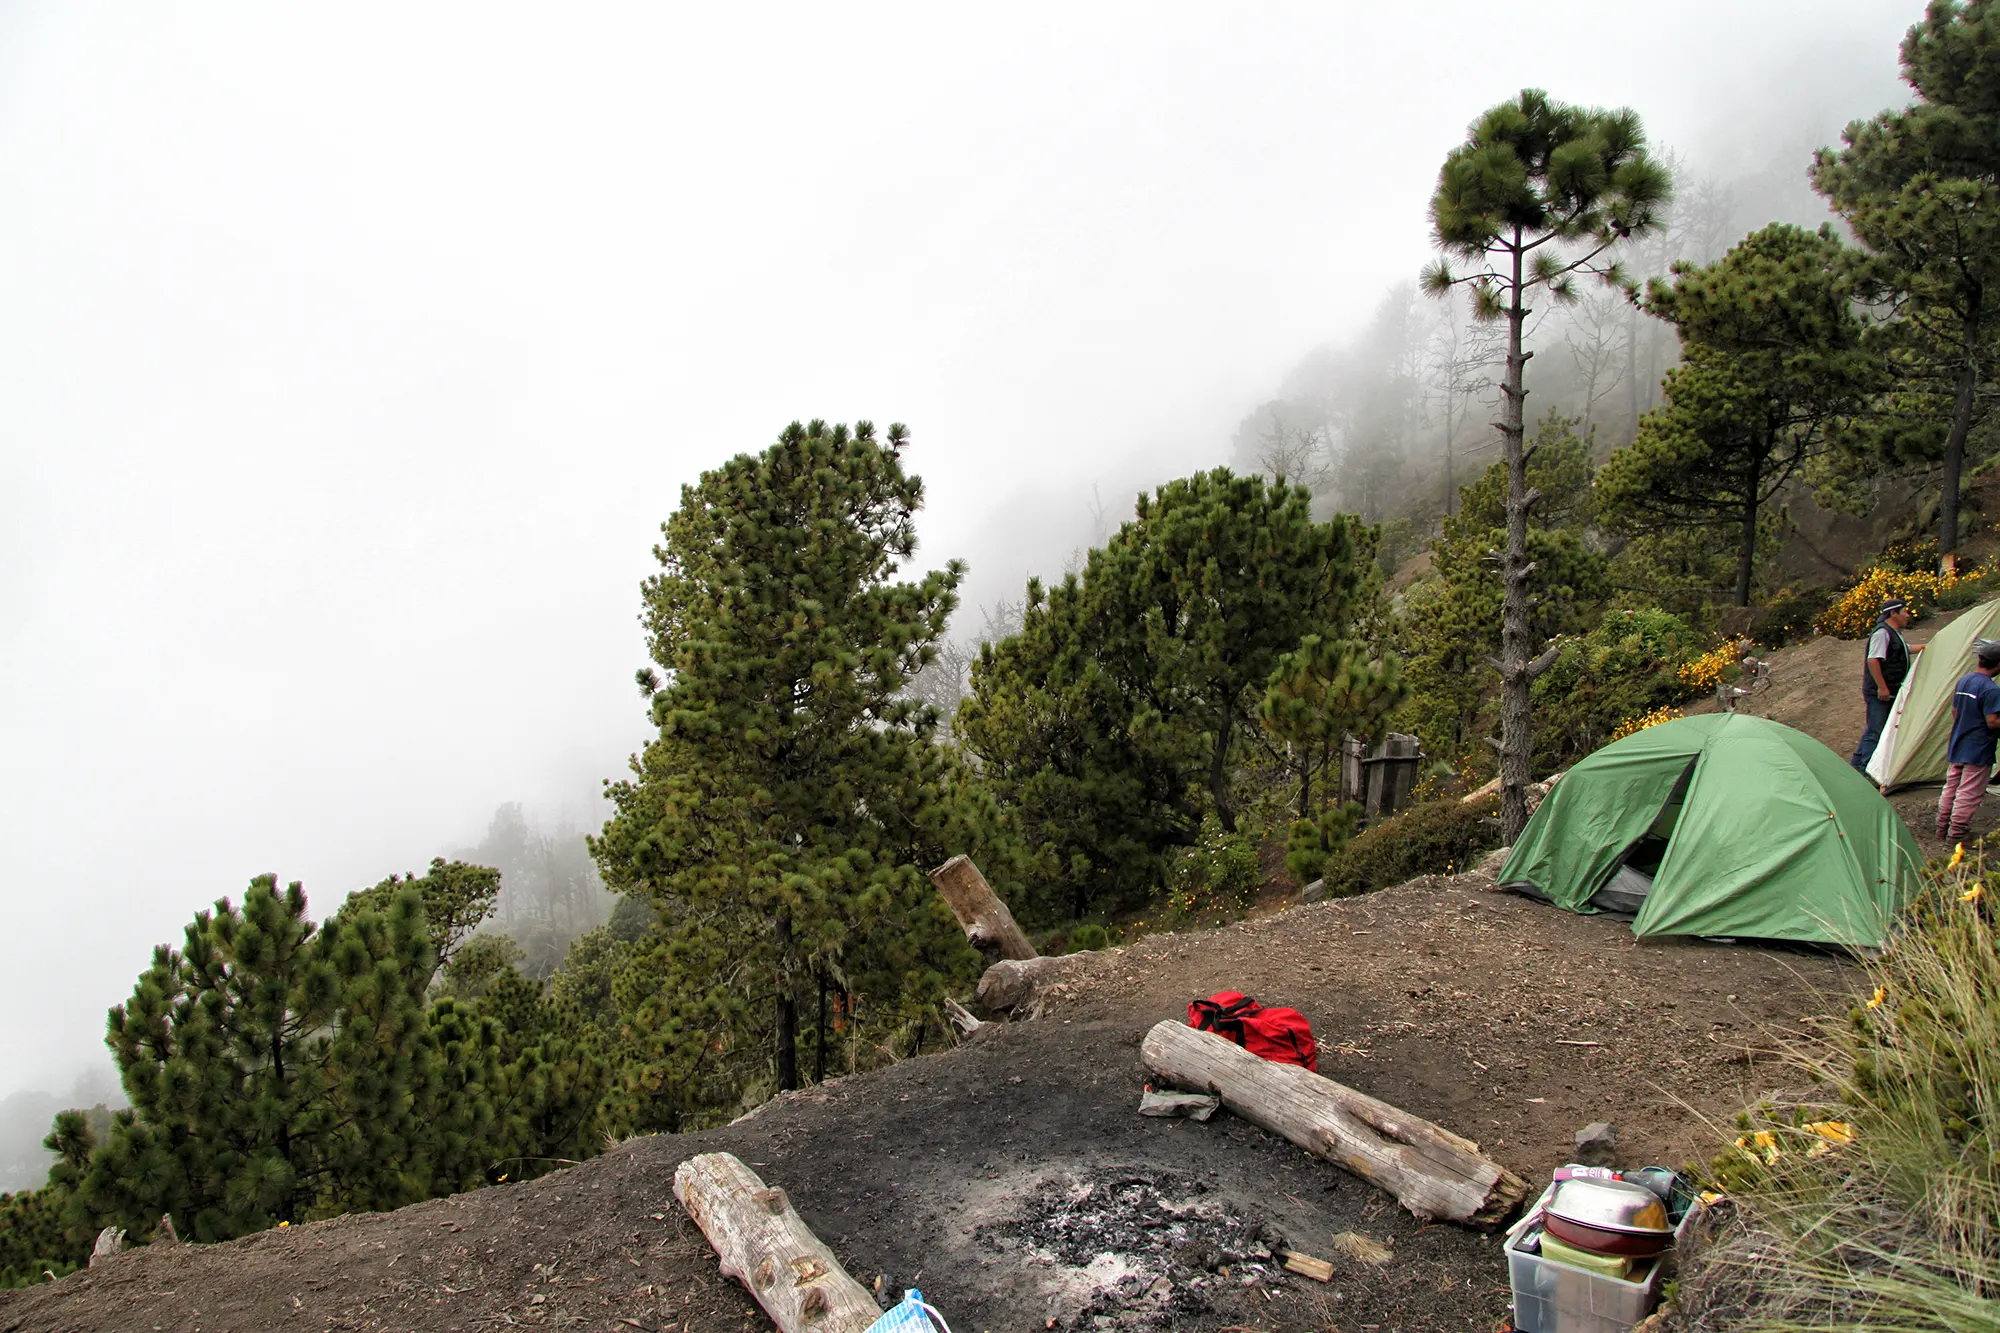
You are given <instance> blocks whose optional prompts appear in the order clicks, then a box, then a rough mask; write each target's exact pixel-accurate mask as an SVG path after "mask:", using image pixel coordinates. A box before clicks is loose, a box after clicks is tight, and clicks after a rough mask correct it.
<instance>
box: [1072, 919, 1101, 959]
mask: <svg viewBox="0 0 2000 1333" xmlns="http://www.w3.org/2000/svg"><path fill="white" fill-rule="evenodd" d="M1067 943H1068V945H1069V951H1070V952H1071V953H1082V952H1084V951H1085V950H1087V949H1106V948H1109V947H1110V946H1111V932H1110V931H1108V930H1106V929H1105V928H1104V927H1102V926H1100V925H1098V924H1097V923H1096V922H1095V921H1093V922H1091V923H1089V924H1088V925H1082V926H1078V927H1077V928H1076V929H1075V930H1072V931H1071V932H1070V933H1069V939H1068V941H1067Z"/></svg>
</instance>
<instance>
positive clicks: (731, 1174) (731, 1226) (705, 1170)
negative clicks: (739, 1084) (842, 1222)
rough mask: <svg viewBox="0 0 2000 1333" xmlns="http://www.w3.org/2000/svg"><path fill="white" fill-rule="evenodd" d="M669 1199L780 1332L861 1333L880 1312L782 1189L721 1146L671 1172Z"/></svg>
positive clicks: (725, 1273)
mask: <svg viewBox="0 0 2000 1333" xmlns="http://www.w3.org/2000/svg"><path fill="white" fill-rule="evenodd" d="M674 1197H675V1198H676V1199H679V1200H680V1201H681V1207H683V1208H685V1209H687V1214H688V1216H689V1217H691V1218H693V1219H694V1223H695V1225H696V1226H698V1227H700V1228H701V1229H702V1234H704V1235H706V1236H707V1237H708V1243H709V1244H710V1245H711V1246H713V1247H714V1249H715V1252H716V1254H717V1255H718V1256H719V1257H720V1258H721V1260H722V1275H723V1276H724V1277H733V1278H735V1279H736V1280H737V1281H739V1282H741V1283H742V1284H743V1285H744V1286H745V1287H747V1288H748V1289H749V1291H750V1294H751V1295H752V1296H755V1297H756V1298H757V1303H758V1304H759V1305H761V1306H763V1307H764V1313H766V1314H768V1315H770V1316H771V1322H772V1323H774V1324H776V1325H777V1326H778V1327H779V1329H780V1330H782V1333H865V1330H866V1329H867V1328H868V1326H869V1325H870V1324H872V1323H874V1322H875V1321H876V1320H877V1319H880V1318H881V1317H882V1311H881V1310H880V1309H879V1308H877V1306H876V1304H875V1298H874V1297H872V1296H870V1295H869V1294H868V1289H867V1288H866V1287H863V1286H862V1285H861V1284H860V1283H859V1282H856V1281H855V1280H854V1279H853V1278H851V1277H849V1276H848V1275H847V1271H846V1270H845V1269H843V1268H842V1267H841V1266H840V1261H839V1260H838V1259H836V1258H834V1257H833V1251H832V1250H829V1249H828V1248H827V1247H826V1246H825V1245H823V1244H821V1242H820V1240H819V1238H818V1237H817V1236H815V1235H813V1233H812V1230H811V1229H810V1228H809V1227H807V1226H806V1224H805V1223H804V1222H803V1221H801V1220H800V1218H799V1215H798V1214H797V1213H796V1212H794V1211H792V1203H791V1199H790V1198H789V1197H787V1195H786V1194H785V1192H784V1191H783V1190H781V1189H770V1188H768V1187H766V1186H765V1184H764V1182H763V1181H762V1180H761V1179H759V1178H758V1175H757V1173H756V1172H755V1171H752V1170H751V1169H750V1168H749V1167H747V1166H745V1165H743V1163H742V1162H741V1161H739V1160H738V1159H737V1158H736V1157H734V1156H733V1155H731V1154H729V1153H726V1152H712V1153H703V1154H701V1155H700V1156H699V1157H690V1158H688V1159H687V1160H686V1161H685V1162H682V1163H681V1164H680V1167H679V1169H677V1170H676V1171H675V1172H674Z"/></svg>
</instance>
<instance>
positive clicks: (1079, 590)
mask: <svg viewBox="0 0 2000 1333" xmlns="http://www.w3.org/2000/svg"><path fill="white" fill-rule="evenodd" d="M1372 558H1373V533H1372V531H1371V530H1370V529H1368V528H1365V527H1364V526H1363V525H1362V524H1361V523H1360V522H1359V521H1358V520H1356V519H1354V518H1352V517H1351V516H1341V517H1337V518H1335V519H1332V520H1330V521H1328V522H1323V523H1318V522H1314V521H1313V518H1312V513H1311V495H1310V493H1309V492H1308V491H1306V490H1305V488H1303V487H1299V486H1293V485H1289V484H1287V483H1285V482H1282V481H1280V482H1270V481H1267V480H1265V479H1264V478H1262V477H1260V476H1242V477H1239V476H1236V475H1234V474H1233V473H1231V472H1230V471H1229V470H1228V469H1226V468H1217V469H1215V470H1214V471H1212V472H1204V473H1199V474H1197V475H1195V476H1192V477H1187V478H1183V479H1181V480H1178V481H1173V482H1169V483H1167V484H1166V485H1164V486H1161V487H1159V488H1158V490H1157V491H1155V492H1154V494H1152V495H1150V496H1141V497H1140V500H1139V503H1138V507H1137V512H1136V515H1135V517H1134V518H1133V520H1132V521H1130V522H1128V523H1126V524H1124V525H1123V526H1122V527H1121V528H1120V529H1119V530H1118V532H1117V533H1115V534H1113V536H1112V537H1111V539H1110V540H1109V541H1107V542H1106V543H1105V545H1104V546H1103V547H1102V548H1100V549H1097V550H1094V551H1092V552H1091V553H1090V556H1089V558H1088V560H1087V561H1086V563H1085V566H1084V569H1083V570H1082V572H1081V573H1080V574H1077V575H1071V576H1069V577H1068V578H1066V579H1065V580H1064V581H1063V582H1062V583H1061V584H1060V585H1058V586H1056V587H1055V588H1052V589H1049V590H1047V591H1046V592H1045V591H1044V590H1043V588H1042V587H1041V585H1040V584H1039V583H1031V584H1030V585H1029V592H1028V608H1027V611H1026V613H1025V615H1024V617H1023V620H1022V627H1021V631H1020V633H1018V634H1016V635H1014V636H1012V637H1011V638H1008V639H1006V640H1004V641H1002V642H1000V643H998V644H988V645H986V647H985V648H983V649H982V650H981V655H980V660H979V662H978V663H977V664H976V665H975V666H974V668H973V675H972V680H973V687H972V695H971V696H970V697H969V698H967V699H966V700H965V702H964V703H962V704H961V705H960V707H959V713H958V717H957V720H956V723H955V727H956V730H957V734H958V736H959V738H960V740H961V742H962V743H963V744H964V745H965V747H966V748H967V750H969V751H970V752H971V753H972V754H974V755H975V756H977V758H978V760H979V762H980V772H981V776H982V778H983V779H984V781H985V782H986V783H987V784H988V786H989V787H990V788H991V789H992V790H994V791H995V792H996V793H997V794H998V796H999V799H1000V800H1001V802H1002V804H1003V805H1004V806H1005V807H1006V808H1008V809H1009V810H1011V811H1013V812H1014V813H1015V814H1016V816H1017V817H1018V819H1019V824H1020V829H1021V834H1022V836H1023V838H1025V839H1026V840H1027V842H1028V843H1029V844H1030V846H1032V847H1033V848H1035V849H1036V850H1037V851H1038V852H1039V853H1040V854H1041V856H1042V857H1043V861H1044V865H1045V867H1046V873H1047V874H1048V876H1049V877H1050V879H1051V881H1052V882H1054V883H1058V884H1062V885H1064V886H1065V887H1066V888H1067V889H1068V891H1069V892H1068V896H1069V899H1070V902H1069V907H1070V910H1071V911H1072V914H1073V915H1076V916H1082V915H1084V914H1085V912H1086V911H1087V910H1089V909H1091V908H1093V907H1116V906H1120V905H1123V904H1125V903H1129V902H1131V901H1133V900H1135V899H1140V898H1143V897H1144V895H1145V894H1146V893H1147V892H1148V891H1150V890H1151V889H1153V888H1155V887H1157V886H1158V885H1159V884H1160V883H1161V882H1162V878H1163V871H1164V868H1165V864H1166V860H1167V857H1168V855H1169V853H1170V852H1171V851H1172V849H1174V848H1176V847H1181V846H1186V845H1189V844H1191V843H1192V842H1193V841H1194V838H1195V835H1196V831H1197V830H1198V829H1199V828H1200V825H1201V821H1202V818H1203V816H1204V814H1205V813H1207V814H1213V815H1214V816H1215V817H1216V819H1217V820H1218V822H1219V824H1220V825H1221V827H1222V828H1223V829H1224V830H1227V831H1231V832H1233V831H1234V829H1235V824H1236V804H1237V802H1236V798H1235V794H1234V792H1235V783H1236V775H1235V758H1236V752H1237V751H1238V749H1239V748H1240V747H1241V746H1243V745H1245V744H1255V743H1257V742H1258V740H1259V739H1260V733H1259V732H1258V729H1257V727H1256V725H1255V724H1256V721H1257V717H1258V708H1259V705H1260V703H1261V701H1262V699H1263V696H1264V691H1265V688H1266V686H1267V684H1268V682H1269V679H1270V675H1271V670H1272V667H1273V666H1274V665H1275V664H1276V662H1277V659H1278V657H1279V656H1280V655H1281V654H1283V653H1286V652H1289V651H1291V650H1292V649H1294V648H1296V647H1297V646H1298V644H1299V642H1300V640H1301V639H1303V638H1304V637H1305V636H1306V635H1307V634H1313V633H1318V634H1326V635H1332V636H1335V637H1344V636H1346V635H1347V633H1348V631H1349V630H1350V628H1351V627H1352V625H1353V623H1354V622H1355V620H1356V619H1357V618H1358V617H1359V616H1360V615H1361V614H1363V612H1364V611H1366V610H1368V609H1371V608H1372V607H1373V605H1374V598H1373V589H1372V587H1371V585H1370V584H1369V582H1368V577H1367V575H1368V571H1369V567H1370V565H1371V563H1372ZM1202 790H1205V792H1206V796H1207V800H1206V802H1197V801H1196V800H1195V799H1193V795H1192V793H1194V792H1196V791H1202ZM1204 804H1205V805H1206V810H1205V811H1204V809H1203V805H1204Z"/></svg>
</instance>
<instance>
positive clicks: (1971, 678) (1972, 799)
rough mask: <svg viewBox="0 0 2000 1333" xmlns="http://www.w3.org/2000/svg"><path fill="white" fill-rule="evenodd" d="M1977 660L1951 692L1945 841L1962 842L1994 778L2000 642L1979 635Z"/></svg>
mask: <svg viewBox="0 0 2000 1333" xmlns="http://www.w3.org/2000/svg"><path fill="white" fill-rule="evenodd" d="M1973 651H1974V654H1975V657H1976V659H1977V661H1978V663H1979V665H1978V666H1976V667H1974V668H1973V669H1972V670H1971V671H1968V672H1966V673H1965V675H1964V676H1962V677H1960V678H1959V682H1958V684H1957V685H1954V686H1953V687H1952V691H1951V740H1950V742H1949V744H1948V745H1947V747H1946V749H1945V754H1944V757H1945V760H1946V765H1945V771H1944V795H1942V796H1940V797H1939V798H1938V815H1937V834H1938V837H1940V838H1943V839H1944V840H1945V841H1946V842H1963V841H1965V836H1966V834H1967V833H1968V832H1969V831H1970V830H1971V828H1972V821H1973V818H1974V817H1975V816H1977V815H1978V813H1979V804H1980V802H1982V801H1984V800H1985V799H1986V783H1987V781H1988V780H1989V779H1990V778H1991V777H1992V776H1993V754H1994V749H1995V745H1996V743H2000V684H1996V683H1995V682H1994V680H1993V676H1994V674H1995V673H1996V672H2000V640H1994V639H1981V640H1980V641H1979V642H1978V643H1977V644H1975V645H1974V646H1973Z"/></svg>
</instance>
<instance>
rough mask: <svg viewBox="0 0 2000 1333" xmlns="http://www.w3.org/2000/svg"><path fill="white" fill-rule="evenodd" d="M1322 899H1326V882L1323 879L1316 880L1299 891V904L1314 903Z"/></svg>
mask: <svg viewBox="0 0 2000 1333" xmlns="http://www.w3.org/2000/svg"><path fill="white" fill-rule="evenodd" d="M1324 897H1326V881H1325V880H1323V879H1316V880H1314V881H1313V882H1312V883H1310V884H1308V885H1306V886H1305V888H1304V889H1302V890H1300V891H1299V901H1300V902H1306V903H1316V902H1318V901H1319V900H1320V899H1322V898H1324Z"/></svg>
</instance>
